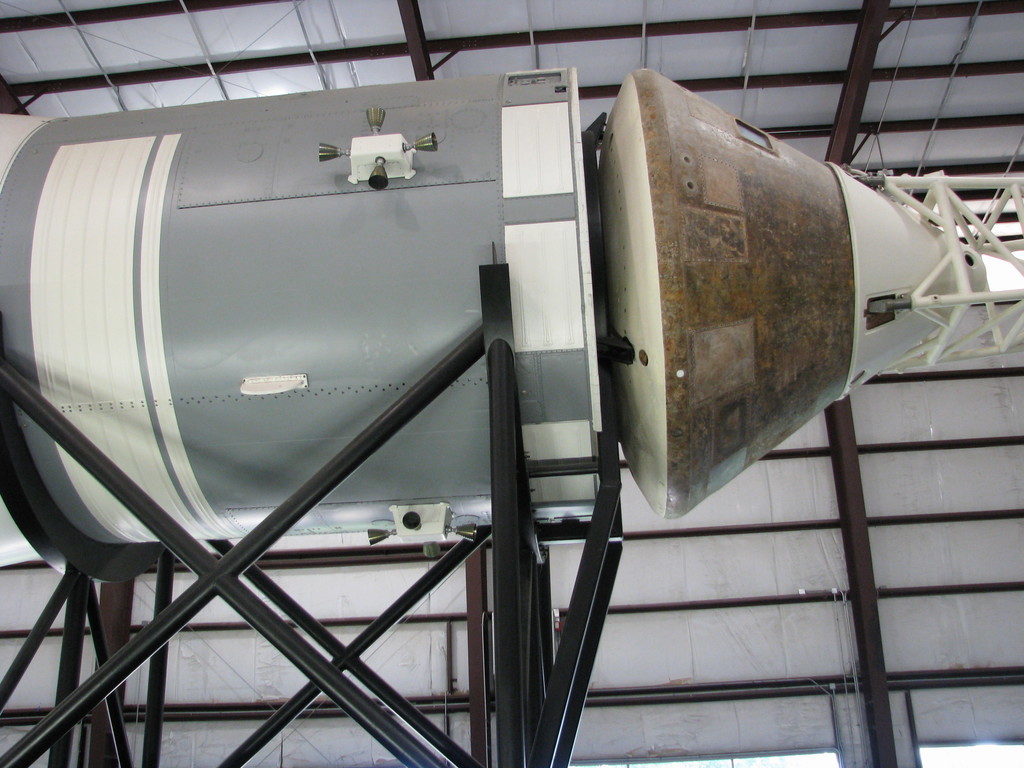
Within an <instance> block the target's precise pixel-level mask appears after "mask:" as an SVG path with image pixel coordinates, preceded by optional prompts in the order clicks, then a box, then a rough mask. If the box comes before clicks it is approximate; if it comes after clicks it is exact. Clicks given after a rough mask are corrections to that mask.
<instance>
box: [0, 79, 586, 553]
mask: <svg viewBox="0 0 1024 768" xmlns="http://www.w3.org/2000/svg"><path fill="white" fill-rule="evenodd" d="M574 78H575V76H574V73H572V72H571V71H566V70H556V71H551V72H541V73H529V74H528V75H504V76H489V77H480V78H472V79H466V80H458V81H438V82H432V83H417V84H405V85H395V86H381V87H371V88H359V89H354V90H348V91H332V92H321V93H311V94H302V95H297V96H284V97H273V98H265V99H254V100H248V101H237V102H230V103H218V104H208V105H200V106H189V107H179V108H172V109H160V110H150V111H145V112H130V113H120V114H112V115H102V116H95V117H81V118H71V119H64V120H51V121H44V120H39V119H34V118H17V117H9V118H4V121H3V122H2V123H0V139H2V140H0V153H2V155H3V156H2V157H0V164H2V165H6V166H7V168H6V175H5V176H4V179H3V189H2V193H0V216H2V221H3V224H2V227H0V253H2V254H3V258H2V260H0V311H2V312H3V320H4V324H3V334H4V339H3V340H4V345H5V349H6V354H7V356H8V359H9V360H10V361H11V362H12V363H13V364H14V365H15V367H17V368H18V370H20V371H21V372H22V373H23V374H25V375H26V376H28V377H29V378H30V379H32V380H33V381H34V382H36V383H37V384H38V387H39V389H40V391H41V392H42V393H43V394H44V395H45V396H46V397H47V399H49V400H50V402H52V403H53V404H54V405H56V406H57V407H58V408H59V409H60V410H61V411H62V412H63V413H64V414H65V415H67V416H68V417H69V418H70V419H71V421H72V422H73V423H74V424H75V425H76V426H77V427H78V428H79V429H81V430H82V431H84V432H85V434H86V435H87V436H88V437H89V438H90V439H91V440H92V441H93V442H95V443H96V444H97V446H98V447H99V448H100V449H101V450H102V451H103V452H104V453H106V454H107V455H108V456H109V457H110V458H111V459H113V460H114V461H115V462H116V463H117V464H118V465H119V466H120V467H122V468H123V469H124V470H125V471H126V472H127V473H128V474H129V475H130V476H131V477H132V478H133V479H134V480H135V481H136V482H138V483H139V484H140V485H141V486H142V487H143V488H144V489H145V490H146V491H147V492H148V493H149V494H150V495H151V496H152V497H153V498H154V499H155V500H156V501H157V502H158V503H160V504H161V506H163V507H164V508H165V509H166V510H167V511H168V512H170V513H171V514H172V515H173V516H174V517H175V519H177V520H178V521H179V522H180V523H181V524H183V525H184V526H185V527H186V528H187V529H188V530H189V531H190V532H192V533H193V534H194V535H196V536H197V537H201V538H232V537H237V536H240V535H242V534H244V533H245V532H247V531H249V530H250V529H251V528H252V527H253V526H254V525H255V524H257V523H258V522H259V521H260V520H261V519H263V517H264V516H265V515H266V514H267V513H268V512H269V511H270V510H271V509H272V508H273V507H274V506H276V505H277V504H279V503H280V502H281V501H282V500H283V499H284V498H286V497H287V496H288V494H289V493H291V492H292V491H293V490H295V488H297V487H298V486H299V484H300V483H302V482H303V481H304V480H306V479H307V477H308V476H309V475H310V474H311V473H312V472H313V471H315V470H316V469H317V468H318V467H319V466H320V465H321V464H322V463H323V462H324V461H326V460H327V459H329V458H330V457H331V456H333V455H334V454H335V453H336V452H337V451H338V450H340V449H341V448H342V447H343V446H344V445H345V444H346V443H347V442H348V440H349V439H350V438H352V437H353V436H354V435H355V434H357V433H358V431H359V430H361V429H362V428H364V427H365V426H366V425H367V424H368V423H369V422H370V421H371V420H372V419H373V418H374V417H375V416H376V415H377V414H378V413H380V412H381V411H382V410H383V409H384V408H386V407H387V406H388V404H390V403H391V402H392V401H393V400H395V399H396V398H397V397H398V396H399V395H400V394H401V393H402V392H403V391H404V390H405V389H406V388H407V387H408V386H409V385H411V384H412V383H414V382H415V381H416V380H417V379H418V378H419V377H420V376H422V375H423V374H424V373H425V372H426V371H427V370H429V368H430V367H431V366H432V365H433V364H434V363H436V362H437V361H438V360H439V359H440V358H441V357H443V356H444V354H445V353H446V352H447V351H448V350H450V349H451V348H452V347H453V346H454V345H455V344H457V343H458V342H459V341H460V340H461V339H463V338H464V337H465V336H466V335H467V334H468V333H469V332H470V331H471V330H472V329H474V328H475V327H477V326H478V325H479V324H480V322H481V306H480V291H479V277H478V267H479V265H482V264H490V263H492V261H493V260H495V259H497V260H498V261H499V262H507V263H508V264H509V269H510V273H511V277H512V292H513V297H512V298H513V306H514V324H515V334H516V352H517V371H518V375H519V378H520V382H519V383H520V393H521V399H522V410H523V418H524V422H526V428H525V432H526V435H525V440H526V443H527V448H528V450H530V453H531V458H535V459H555V458H579V457H589V456H591V455H592V451H593V448H592V440H593V434H594V430H595V428H599V427H600V425H599V424H595V422H594V410H595V408H594V403H595V402H596V397H593V396H592V393H593V392H594V391H595V387H596V385H595V381H596V353H595V348H596V347H595V344H594V339H593V310H592V288H591V284H590V266H589V250H588V244H587V223H586V213H585V210H584V206H583V204H582V202H581V200H582V199H583V177H582V163H581V159H580V152H579V136H580V131H581V129H580V126H579V117H578V114H579V113H578V106H577V103H576V87H575V79H574ZM375 108H382V109H383V113H384V116H385V117H384V122H383V125H381V126H380V127H379V128H378V129H375V128H373V127H371V126H370V125H369V124H368V122H367V113H368V110H371V109H375ZM431 133H433V134H436V136H437V141H438V142H439V144H438V145H437V151H417V150H416V149H415V147H416V144H417V140H418V139H420V137H428V136H429V135H430V134H431ZM321 143H328V144H331V145H335V146H336V147H338V148H340V149H341V150H342V152H341V153H339V154H341V156H339V157H337V158H336V159H333V160H331V161H330V162H321V157H319V156H318V148H319V145H320V144H321ZM431 145H432V142H426V141H424V142H421V143H420V146H421V147H426V148H428V149H429V148H430V146H431ZM0 167H2V166H0ZM375 168H376V169H377V171H376V173H377V174H378V176H379V174H380V173H381V169H383V172H385V173H386V175H387V185H386V187H385V188H382V189H379V190H377V189H375V188H374V187H373V186H371V184H370V183H369V181H368V177H369V176H370V174H371V173H373V172H374V169H375ZM378 186H379V185H378ZM19 424H20V426H21V429H22V431H23V434H24V442H25V443H26V444H27V448H28V452H29V454H30V456H31V462H32V464H33V465H34V468H35V470H36V471H37V472H38V476H39V479H40V480H41V485H42V495H43V496H46V497H49V498H50V499H52V501H53V502H54V504H55V506H56V507H57V508H58V509H59V510H60V514H61V516H62V517H63V518H64V519H65V520H66V522H67V523H70V525H72V526H73V527H74V529H75V530H74V536H75V537H80V538H81V539H82V540H91V541H95V542H99V543H103V542H107V543H112V544H116V543H119V542H142V541H149V540H151V539H152V538H153V537H152V536H151V534H150V533H149V532H148V531H147V530H146V529H145V528H144V527H143V526H142V525H141V524H140V523H138V522H137V521H136V520H135V519H134V517H133V516H132V515H131V514H129V513H128V512H127V511H126V510H125V509H124V507H122V506H121V505H120V504H119V503H118V502H116V501H115V500H114V499H113V498H112V497H111V496H110V495H109V494H108V493H107V492H106V491H105V490H104V489H102V488H101V487H100V486H99V484H98V483H97V482H96V481H95V480H93V479H92V478H91V477H90V476H89V475H88V474H87V473H85V472H84V471H83V470H82V469H81V468H80V467H78V465H77V464H76V463H75V462H74V461H73V460H72V459H70V458H69V457H68V456H67V455H66V454H64V453H63V451H61V450H60V449H58V448H57V446H56V445H55V444H54V442H53V441H52V440H51V439H49V438H48V437H47V436H46V435H45V434H43V433H42V432H41V430H40V429H39V428H38V427H36V426H35V425H33V424H32V423H31V422H30V421H29V420H27V419H25V418H24V417H22V418H20V419H19ZM487 425H488V420H487V389H486V382H485V372H484V367H483V365H482V364H480V365H478V366H477V367H475V368H473V369H472V370H471V371H470V372H469V373H468V374H467V375H465V376H464V377H463V378H462V379H460V380H459V381H458V382H457V383H456V384H455V385H454V386H453V387H452V388H451V389H450V390H449V391H448V392H447V393H446V394H445V395H444V396H443V397H441V398H440V399H439V400H438V401H436V402H434V403H433V404H431V405H430V406H429V407H428V408H427V409H426V411H425V412H424V413H423V414H422V415H420V416H419V417H418V418H417V419H416V420H415V421H413V422H412V423H411V424H410V425H408V426H407V427H406V428H405V429H404V430H403V431H402V432H401V433H400V434H399V435H398V436H397V437H396V438H395V439H393V440H392V441H390V442H389V443H388V444H387V445H386V446H385V447H384V448H383V449H382V450H381V451H380V452H379V453H378V454H377V455H375V456H374V457H373V458H372V459H370V460H369V461H368V462H367V463H366V464H365V465H364V466H363V467H361V468H360V469H359V470H358V471H357V472H356V473H355V474H354V475H353V476H352V477H351V478H349V479H348V480H347V481H346V482H345V483H343V484H342V486H340V487H339V488H338V489H336V491H335V492H334V493H332V494H331V495H330V496H329V497H328V499H327V500H326V501H325V502H324V503H322V504H321V505H319V506H318V507H317V508H316V509H315V510H314V511H313V512H312V513H310V515H308V516H307V518H306V519H304V520H303V521H302V523H301V524H300V526H299V530H301V531H307V532H331V531H351V530H365V529H367V528H382V527H383V528H385V529H388V530H395V529H396V528H397V529H398V530H399V533H401V532H402V530H401V527H400V521H401V519H402V518H403V516H404V515H405V514H406V513H407V512H408V511H410V510H414V511H417V513H418V514H419V513H423V514H425V515H426V516H427V517H430V516H431V515H434V516H437V515H439V516H440V519H441V520H442V522H443V524H444V525H445V526H447V525H457V524H458V523H459V522H460V519H461V520H463V521H465V520H471V519H480V520H484V519H486V517H487V516H488V514H489V508H490V504H489V499H488V494H489V469H488V433H487V428H488V427H487ZM8 442H9V441H8ZM37 490H39V489H37ZM534 492H535V495H534V501H535V502H536V503H537V504H538V505H539V507H540V508H541V509H544V510H547V512H546V514H548V515H550V516H552V517H561V516H566V515H568V516H572V515H578V514H583V513H589V508H590V501H589V500H591V499H592V498H593V495H594V480H593V477H592V476H585V477H576V478H550V479H545V480H543V481H541V482H540V484H539V485H538V486H537V487H535V488H534ZM29 495H30V496H31V495H32V494H29ZM5 501H8V500H7V499H5ZM37 503H38V500H37ZM8 505H10V502H9V501H8ZM11 512H13V513H15V515H14V516H15V518H19V515H18V511H16V510H11ZM42 517H43V518H46V514H45V513H44V514H43V515H42ZM0 518H2V519H0V536H5V537H6V538H7V540H9V541H10V542H11V546H10V547H9V548H8V551H7V553H6V554H0V562H17V561H19V560H23V559H25V558H26V556H29V557H31V556H32V555H31V554H30V552H31V551H30V550H26V548H25V546H26V545H25V542H24V540H23V539H19V537H18V535H17V531H16V529H15V528H14V526H12V525H10V520H9V519H8V518H9V514H0ZM396 521H398V522H397V523H396ZM55 525H58V523H55V522H53V521H52V520H49V519H43V520H42V527H43V529H44V530H43V531H42V532H41V533H42V535H44V536H46V535H49V534H52V533H53V530H52V529H53V527H54V526H55ZM60 525H64V523H63V522H62V523H60ZM8 529H9V530H8ZM46 529H50V530H46ZM39 533H40V532H38V531H37V532H36V533H35V534H33V536H35V535H37V534H39ZM30 538H32V536H30ZM50 538H53V537H52V536H50ZM66 539H67V537H66V535H65V540H66ZM33 543H36V542H33ZM67 548H68V545H67V544H60V543H58V545H57V547H56V549H58V550H66V549H67ZM26 553H28V554H26ZM63 554H64V555H65V556H67V557H69V558H71V559H72V561H74V559H75V557H76V554H75V552H68V551H65V552H63ZM86 567H88V566H86Z"/></svg>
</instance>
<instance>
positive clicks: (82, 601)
mask: <svg viewBox="0 0 1024 768" xmlns="http://www.w3.org/2000/svg"><path fill="white" fill-rule="evenodd" d="M89 585H90V580H89V577H88V576H85V575H83V574H78V578H77V579H76V580H75V585H74V587H72V589H71V594H70V595H68V602H67V607H66V608H65V609H64V636H63V637H62V638H61V645H60V666H59V667H58V668H57V694H56V698H55V701H56V702H60V701H61V700H62V699H64V698H65V697H66V696H68V695H69V694H71V692H72V691H74V690H75V688H76V687H77V686H78V680H79V676H80V675H81V671H82V645H83V644H84V642H83V641H84V640H85V610H86V603H87V602H88V600H89ZM46 764H47V768H70V765H71V734H70V733H64V734H62V735H61V736H60V738H58V739H56V740H55V741H54V742H53V743H52V744H51V745H50V755H49V759H48V760H47V763H46Z"/></svg>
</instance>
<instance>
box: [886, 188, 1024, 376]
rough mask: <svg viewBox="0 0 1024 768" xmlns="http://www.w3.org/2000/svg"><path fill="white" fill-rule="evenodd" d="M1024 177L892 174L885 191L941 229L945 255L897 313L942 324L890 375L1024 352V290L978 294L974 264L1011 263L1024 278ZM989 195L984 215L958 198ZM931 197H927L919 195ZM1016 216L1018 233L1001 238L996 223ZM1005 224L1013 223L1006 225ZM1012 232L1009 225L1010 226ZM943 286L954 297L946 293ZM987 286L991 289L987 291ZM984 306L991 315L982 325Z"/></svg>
mask: <svg viewBox="0 0 1024 768" xmlns="http://www.w3.org/2000/svg"><path fill="white" fill-rule="evenodd" d="M1022 188H1024V177H1022V176H1017V177H987V178H986V177H976V176H962V177H956V176H945V175H942V174H933V175H928V176H886V177H884V184H883V185H882V186H881V189H882V190H884V191H885V192H886V193H887V194H888V195H889V196H891V197H892V198H893V199H895V200H896V201H898V202H900V203H902V204H903V205H905V206H907V207H908V208H910V209H912V210H914V211H916V212H917V214H918V215H920V216H921V218H922V220H923V221H924V222H925V223H926V224H930V225H932V226H934V227H936V228H937V229H938V230H939V231H940V232H941V233H942V238H943V240H944V243H945V253H944V255H943V257H942V258H941V259H940V261H939V262H938V264H936V265H935V267H934V269H932V271H931V272H930V273H929V274H928V276H927V277H926V278H925V279H924V280H923V281H922V282H921V283H920V284H919V285H918V286H917V287H916V288H914V290H913V291H911V292H910V293H907V294H904V295H902V296H899V297H897V300H896V302H894V304H895V307H894V308H896V309H897V310H901V311H910V312H914V313H916V314H918V315H919V316H921V317H925V318H927V319H928V320H929V321H931V322H932V323H934V324H935V330H934V332H933V333H931V334H929V335H928V336H927V337H926V338H925V339H924V340H923V341H922V342H921V343H919V344H917V345H916V346H914V347H912V348H911V349H910V350H908V351H907V352H906V353H905V354H904V355H903V356H902V357H900V358H899V359H898V360H896V361H895V362H894V363H893V364H892V365H891V366H890V367H889V368H888V370H891V371H904V370H907V369H908V368H918V367H924V366H930V365H936V364H938V363H946V362H953V361H957V360H969V359H974V358H979V357H989V356H992V355H999V354H1004V353H1007V352H1019V351H1024V289H1019V290H1004V291H991V290H984V291H978V290H976V289H975V288H974V287H972V285H971V274H970V272H971V269H970V267H971V265H972V264H975V263H977V261H976V260H980V259H981V258H982V257H986V256H987V257H989V258H992V259H998V260H1000V261H1004V262H1007V263H1009V264H1010V265H1012V266H1013V267H1014V269H1016V270H1017V272H1018V274H1020V275H1021V276H1022V277H1024V260H1022V259H1024V234H1022V225H1024V199H1022V192H1021V190H1022ZM964 190H988V191H991V192H992V200H991V202H990V203H989V204H988V206H987V208H986V210H985V211H984V212H983V213H978V212H976V211H974V210H972V209H971V207H970V205H969V204H968V202H967V201H965V200H964V199H962V198H961V197H960V195H959V194H958V192H960V191H964ZM915 192H916V193H921V192H924V193H925V196H924V199H923V200H922V199H919V198H918V197H915V196H914V193H915ZM1003 214H1010V215H1011V218H1010V223H1011V225H1012V224H1013V222H1015V227H1013V226H1011V227H1010V228H1011V229H1015V231H1014V232H1013V233H1012V234H1011V235H1010V237H1007V238H1004V239H1000V237H999V236H997V235H996V234H995V231H994V230H995V228H996V224H997V223H999V222H1000V218H1001V217H1003ZM1003 224H1004V225H1005V224H1006V222H1003ZM1004 228H1005V227H1004ZM939 286H942V287H943V288H945V289H946V290H947V291H948V286H955V287H954V292H952V293H949V292H938V291H939ZM986 287H987V286H986ZM971 307H981V308H982V310H981V311H982V312H983V313H984V314H983V316H982V317H981V320H980V324H979V312H978V311H974V312H972V311H970V308H971Z"/></svg>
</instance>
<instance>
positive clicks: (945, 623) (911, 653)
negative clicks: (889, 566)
mask: <svg viewBox="0 0 1024 768" xmlns="http://www.w3.org/2000/svg"><path fill="white" fill-rule="evenodd" d="M878 612H879V616H880V617H881V620H882V642H883V644H884V646H885V666H886V668H887V669H888V670H889V671H892V672H899V671H909V670H919V669H962V668H968V669H970V668H976V667H1013V666H1017V665H1019V664H1020V660H1021V659H1022V658H1024V600H1021V598H1020V594H1019V593H1013V592H1007V593H993V594H976V595H944V596H941V597H901V598H898V599H889V600H883V601H881V603H880V604H879V609H878Z"/></svg>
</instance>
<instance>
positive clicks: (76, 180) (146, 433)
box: [30, 136, 192, 540]
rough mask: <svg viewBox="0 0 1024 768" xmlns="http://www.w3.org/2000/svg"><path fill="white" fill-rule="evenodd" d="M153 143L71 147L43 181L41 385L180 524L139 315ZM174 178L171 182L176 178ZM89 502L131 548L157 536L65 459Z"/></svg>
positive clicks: (37, 322) (38, 313)
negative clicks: (142, 206) (137, 285)
mask: <svg viewBox="0 0 1024 768" xmlns="http://www.w3.org/2000/svg"><path fill="white" fill-rule="evenodd" d="M153 143H154V137H152V136H149V137H142V138H136V139H119V140H114V141H100V142H92V143H88V144H77V145H69V146H63V147H61V148H60V149H59V150H58V151H57V154H56V156H55V157H54V160H53V163H52V165H51V166H50V171H49V173H48V175H47V178H46V182H45V183H44V185H43V191H42V194H41V196H40V201H39V209H38V213H37V218H36V224H35V233H34V237H33V245H32V267H31V278H30V279H31V314H32V334H33V346H34V349H35V355H36V366H37V370H38V374H39V382H40V388H41V390H42V392H43V394H44V395H45V396H46V397H47V399H49V400H50V401H51V402H52V403H54V405H56V406H57V407H58V408H60V410H61V411H62V412H63V413H64V414H66V415H67V416H68V417H69V418H70V419H71V421H72V422H73V423H74V424H75V425H76V426H77V427H78V428H79V429H81V430H82V431H83V432H85V434H86V435H87V436H88V437H89V438H90V439H91V440H92V441H93V442H95V443H96V444H97V445H98V446H99V448H100V449H101V450H102V451H103V452H104V453H106V454H107V456H109V457H110V458H111V459H112V460H113V461H114V463H115V464H117V465H118V466H120V467H121V468H122V469H124V471H125V472H127V473H128V475H129V476H130V477H131V478H132V479H133V480H135V481H136V482H137V483H139V484H140V485H142V486H143V487H144V488H145V489H146V490H147V491H148V493H149V494H150V495H151V496H152V497H153V498H154V499H155V500H156V501H157V503H158V504H160V505H161V506H163V507H164V508H165V509H166V510H167V511H168V512H170V513H171V514H172V515H173V516H174V517H176V518H177V519H178V520H179V521H180V522H182V523H184V524H188V523H189V522H190V521H191V518H192V516H191V514H190V513H189V510H188V509H187V508H186V507H185V505H184V504H183V502H182V500H181V499H180V498H179V497H178V494H177V492H176V490H175V488H174V484H173V481H172V480H171V477H170V475H169V474H168V472H167V468H166V466H165V464H164V460H163V457H162V455H161V453H160V446H159V444H158V442H157V439H156V436H155V435H154V432H153V425H152V422H151V419H150V409H149V403H148V402H147V398H146V391H145V388H144V386H143V379H142V370H141V364H140V363H141V361H140V359H139V339H138V335H137V333H136V318H135V308H134V258H135V239H136V226H137V219H138V209H139V201H140V195H141V194H142V185H143V179H144V176H145V171H146V165H147V163H148V160H149V157H150V152H151V150H152V147H153ZM165 181H166V176H165ZM60 455H61V459H62V461H63V462H64V466H65V469H66V470H67V473H68V476H69V477H70V479H71V482H72V484H73V485H74V487H75V490H76V491H77V492H78V494H79V495H80V496H81V498H82V500H83V502H84V503H85V504H86V506H87V507H88V508H89V509H90V511H91V512H92V513H93V514H94V515H95V516H96V518H97V520H99V521H100V522H101V523H103V525H105V526H106V527H107V528H108V529H109V530H111V531H112V532H114V533H117V534H118V535H120V536H123V537H124V538H126V539H130V540H139V539H148V538H151V536H150V534H149V533H148V532H147V531H146V529H145V528H144V527H143V526H142V525H141V524H140V523H138V522H137V521H136V520H135V519H134V517H133V516H131V515H130V514H128V513H127V511H126V510H125V509H124V507H122V506H121V504H120V503H119V502H117V501H115V500H114V498H113V497H112V496H111V495H110V494H109V493H107V491H106V490H104V489H103V488H102V487H101V486H100V484H99V483H98V482H97V481H96V480H95V479H93V478H92V477H91V476H90V475H89V474H88V473H86V472H85V471H84V470H83V469H81V467H79V466H78V464H77V463H76V462H75V461H74V460H72V459H71V458H70V457H69V456H67V455H66V454H65V453H64V452H63V451H61V452H60Z"/></svg>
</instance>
